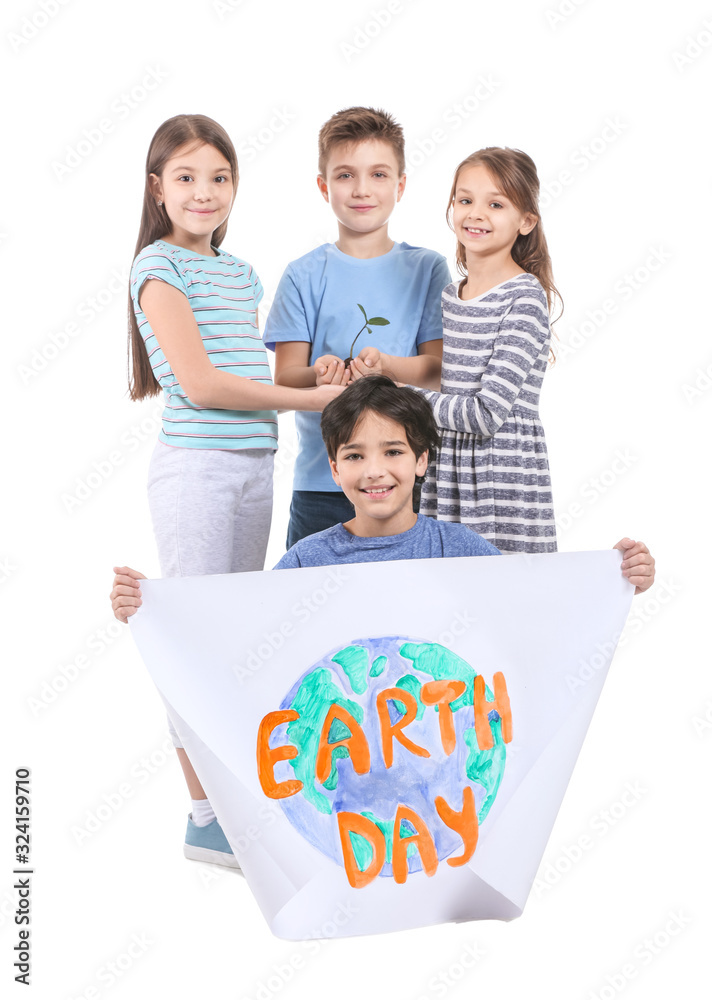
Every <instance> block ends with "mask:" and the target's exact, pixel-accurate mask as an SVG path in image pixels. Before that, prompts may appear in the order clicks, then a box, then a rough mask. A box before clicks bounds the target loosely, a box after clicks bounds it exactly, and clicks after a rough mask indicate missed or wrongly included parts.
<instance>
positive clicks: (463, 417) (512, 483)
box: [419, 274, 556, 552]
mask: <svg viewBox="0 0 712 1000" xmlns="http://www.w3.org/2000/svg"><path fill="white" fill-rule="evenodd" d="M442 310H443V369H442V385H441V391H440V392H432V391H430V390H426V389H420V390H419V391H420V392H421V393H422V394H423V395H425V396H426V397H427V398H428V399H429V400H430V402H431V404H432V407H433V412H434V414H435V419H436V421H437V424H438V426H439V428H440V429H441V434H442V445H441V448H440V451H439V453H438V456H437V459H436V461H435V462H433V463H431V464H430V466H429V468H428V471H427V474H426V480H425V483H424V484H423V489H422V494H421V502H420V510H421V513H423V514H428V515H430V516H431V517H437V518H438V520H441V521H460V522H461V523H462V524H467V525H468V527H471V528H472V529H473V530H474V531H477V532H478V533H479V534H480V535H482V536H483V537H484V538H486V539H487V541H489V542H492V544H493V545H496V546H497V548H498V549H500V551H502V552H556V526H555V523H554V509H553V501H552V496H551V479H550V477H549V462H548V458H547V451H546V441H545V440H544V429H543V427H542V426H541V422H540V421H539V393H540V391H541V384H542V380H543V378H544V372H545V370H546V366H547V359H548V356H549V343H550V340H551V330H550V327H549V311H548V308H547V302H546V295H545V293H544V289H543V288H542V287H541V285H540V284H539V281H538V280H537V279H536V278H535V277H534V275H533V274H518V275H517V276H516V277H514V278H510V279H509V280H508V281H505V282H503V283H502V284H500V285H496V286H495V287H494V288H491V289H490V290H489V291H488V292H485V293H484V294H483V295H480V296H479V297H478V298H475V299H468V300H466V301H463V300H462V299H460V297H459V295H458V283H454V282H453V283H452V284H450V285H448V286H447V288H445V290H444V291H443V296H442Z"/></svg>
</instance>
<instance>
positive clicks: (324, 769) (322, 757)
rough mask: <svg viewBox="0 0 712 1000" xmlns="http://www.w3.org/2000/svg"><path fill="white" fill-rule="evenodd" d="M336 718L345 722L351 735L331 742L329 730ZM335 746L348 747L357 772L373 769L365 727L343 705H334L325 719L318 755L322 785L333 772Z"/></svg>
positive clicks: (318, 769) (318, 775)
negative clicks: (332, 757)
mask: <svg viewBox="0 0 712 1000" xmlns="http://www.w3.org/2000/svg"><path fill="white" fill-rule="evenodd" d="M334 719H338V720H339V722H343V724H344V725H345V726H346V728H347V729H348V730H349V732H350V734H351V735H350V736H349V737H347V738H346V739H344V740H337V741H336V743H329V742H328V741H329V731H330V729H331V724H332V722H333V721H334ZM335 747H346V749H347V750H348V751H349V756H350V757H351V763H352V764H353V766H354V771H355V772H356V774H367V773H368V772H369V771H370V769H371V754H370V752H369V749H368V740H367V739H366V734H365V733H364V731H363V729H361V727H360V726H359V724H358V722H357V721H356V719H354V717H353V715H352V714H351V713H350V712H347V711H346V709H345V708H342V707H341V705H332V706H331V707H330V708H329V711H328V712H327V715H326V718H325V719H324V725H323V726H322V727H321V736H320V737H319V750H318V751H317V755H316V779H317V781H320V782H321V783H322V785H323V784H324V782H325V781H326V779H327V778H328V777H329V775H330V774H331V756H332V754H333V752H334V749H335Z"/></svg>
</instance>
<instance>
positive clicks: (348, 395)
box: [321, 375, 440, 462]
mask: <svg viewBox="0 0 712 1000" xmlns="http://www.w3.org/2000/svg"><path fill="white" fill-rule="evenodd" d="M369 411H370V412H372V413H377V414H378V415H379V416H381V417H388V419H389V420H393V421H394V422H395V423H396V424H400V425H401V426H402V427H403V429H404V431H405V436H406V440H407V441H408V445H409V446H410V448H411V450H412V451H413V453H414V455H415V456H416V457H419V456H420V455H422V454H423V452H424V451H427V453H428V461H429V462H432V461H434V460H435V456H436V454H437V450H438V447H439V446H440V432H439V430H438V427H437V424H436V423H435V417H434V416H433V410H432V407H431V406H430V403H429V402H428V401H427V399H426V398H425V396H421V394H420V393H419V392H416V391H415V389H411V387H410V386H409V385H402V386H399V385H396V383H395V382H394V381H393V380H392V379H390V378H388V376H387V375H366V376H365V377H364V378H360V379H357V380H356V381H355V382H352V383H351V385H348V386H347V387H346V388H345V389H344V391H343V392H342V393H341V394H340V395H339V396H337V397H336V399H332V401H331V402H330V403H327V405H326V406H325V407H324V412H323V413H322V415H321V436H322V438H323V439H324V444H325V445H326V453H327V455H328V456H329V458H330V459H331V460H332V462H335V461H336V455H337V453H338V450H339V448H341V447H342V445H345V444H346V442H347V441H348V440H349V438H350V437H351V435H352V434H353V431H354V427H355V426H356V424H357V423H358V422H359V420H360V419H361V417H362V416H363V415H364V413H367V412H369Z"/></svg>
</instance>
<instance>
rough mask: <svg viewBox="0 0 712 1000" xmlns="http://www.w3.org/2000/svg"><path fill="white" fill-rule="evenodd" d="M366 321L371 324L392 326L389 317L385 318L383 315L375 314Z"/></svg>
mask: <svg viewBox="0 0 712 1000" xmlns="http://www.w3.org/2000/svg"><path fill="white" fill-rule="evenodd" d="M366 322H367V323H368V324H370V325H371V326H390V325H391V321H390V320H389V319H384V318H383V316H373V317H372V318H371V319H367V320H366Z"/></svg>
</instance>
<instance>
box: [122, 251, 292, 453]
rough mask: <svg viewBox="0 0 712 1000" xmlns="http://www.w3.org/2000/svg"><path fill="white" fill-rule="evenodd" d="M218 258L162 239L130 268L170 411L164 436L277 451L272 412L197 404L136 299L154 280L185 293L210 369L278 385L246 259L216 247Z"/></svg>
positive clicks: (141, 324)
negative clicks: (175, 371)
mask: <svg viewBox="0 0 712 1000" xmlns="http://www.w3.org/2000/svg"><path fill="white" fill-rule="evenodd" d="M216 253H217V257H206V256H204V255H202V254H197V253H194V252H192V251H190V250H185V249H183V247H177V246H173V245H172V244H170V243H166V242H165V241H164V240H156V242H155V243H152V244H151V245H150V246H147V247H144V249H143V250H142V251H141V253H140V254H139V255H138V257H137V258H136V260H135V261H134V263H133V267H132V269H131V299H132V302H133V307H134V312H135V314H136V320H137V322H138V328H139V331H140V332H141V336H142V337H143V339H144V341H145V343H146V349H147V351H148V357H149V360H150V362H151V367H152V368H153V372H154V374H155V376H156V379H157V380H158V382H159V383H160V385H161V388H162V389H163V396H164V400H165V408H164V410H163V417H162V428H161V431H160V433H159V435H158V437H159V440H160V441H163V443H164V444H168V445H173V446H177V447H180V448H223V449H227V450H231V451H232V450H237V449H242V448H272V449H274V448H276V447H277V414H276V412H275V411H274V410H259V411H248V410H219V409H211V408H209V407H205V406H196V405H195V403H193V402H191V400H190V399H189V398H188V396H187V394H186V392H185V391H184V390H183V388H182V387H181V386H180V384H179V382H178V380H177V379H176V377H175V375H174V374H173V372H172V371H171V366H170V364H169V363H168V361H167V360H166V357H165V355H164V354H163V351H162V350H161V348H160V346H159V344H158V341H157V339H156V337H155V335H154V333H153V331H152V330H151V326H150V324H149V322H148V320H147V319H146V317H145V315H144V313H143V310H142V309H141V306H140V305H139V301H138V297H139V293H140V291H141V288H142V286H143V283H144V282H145V281H147V280H148V279H151V278H154V279H157V280H159V281H165V282H166V283H167V284H169V285H173V287H174V288H177V289H178V290H179V291H181V292H184V293H185V295H186V296H187V298H188V302H189V303H190V307H191V309H192V310H193V315H194V316H195V320H196V322H197V324H198V329H199V330H200V336H201V337H202V340H203V345H204V347H205V350H206V352H207V355H208V357H209V359H210V361H211V363H212V364H213V365H214V366H215V367H216V368H219V369H221V370H222V371H227V372H230V373H231V374H233V375H239V376H241V377H242V378H249V379H252V380H253V381H254V382H263V383H264V384H266V385H272V374H271V372H270V368H269V364H268V361H267V352H266V351H265V347H264V344H263V343H262V340H261V338H260V332H259V329H258V326H257V306H258V304H259V301H260V299H261V298H262V296H263V294H264V292H263V289H262V284H261V282H260V279H259V278H258V277H257V275H256V274H255V272H254V270H253V269H252V267H251V266H250V265H249V264H248V263H246V262H245V261H244V260H240V259H239V258H237V257H233V256H232V255H231V254H229V253H225V252H224V251H223V250H220V249H216Z"/></svg>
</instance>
